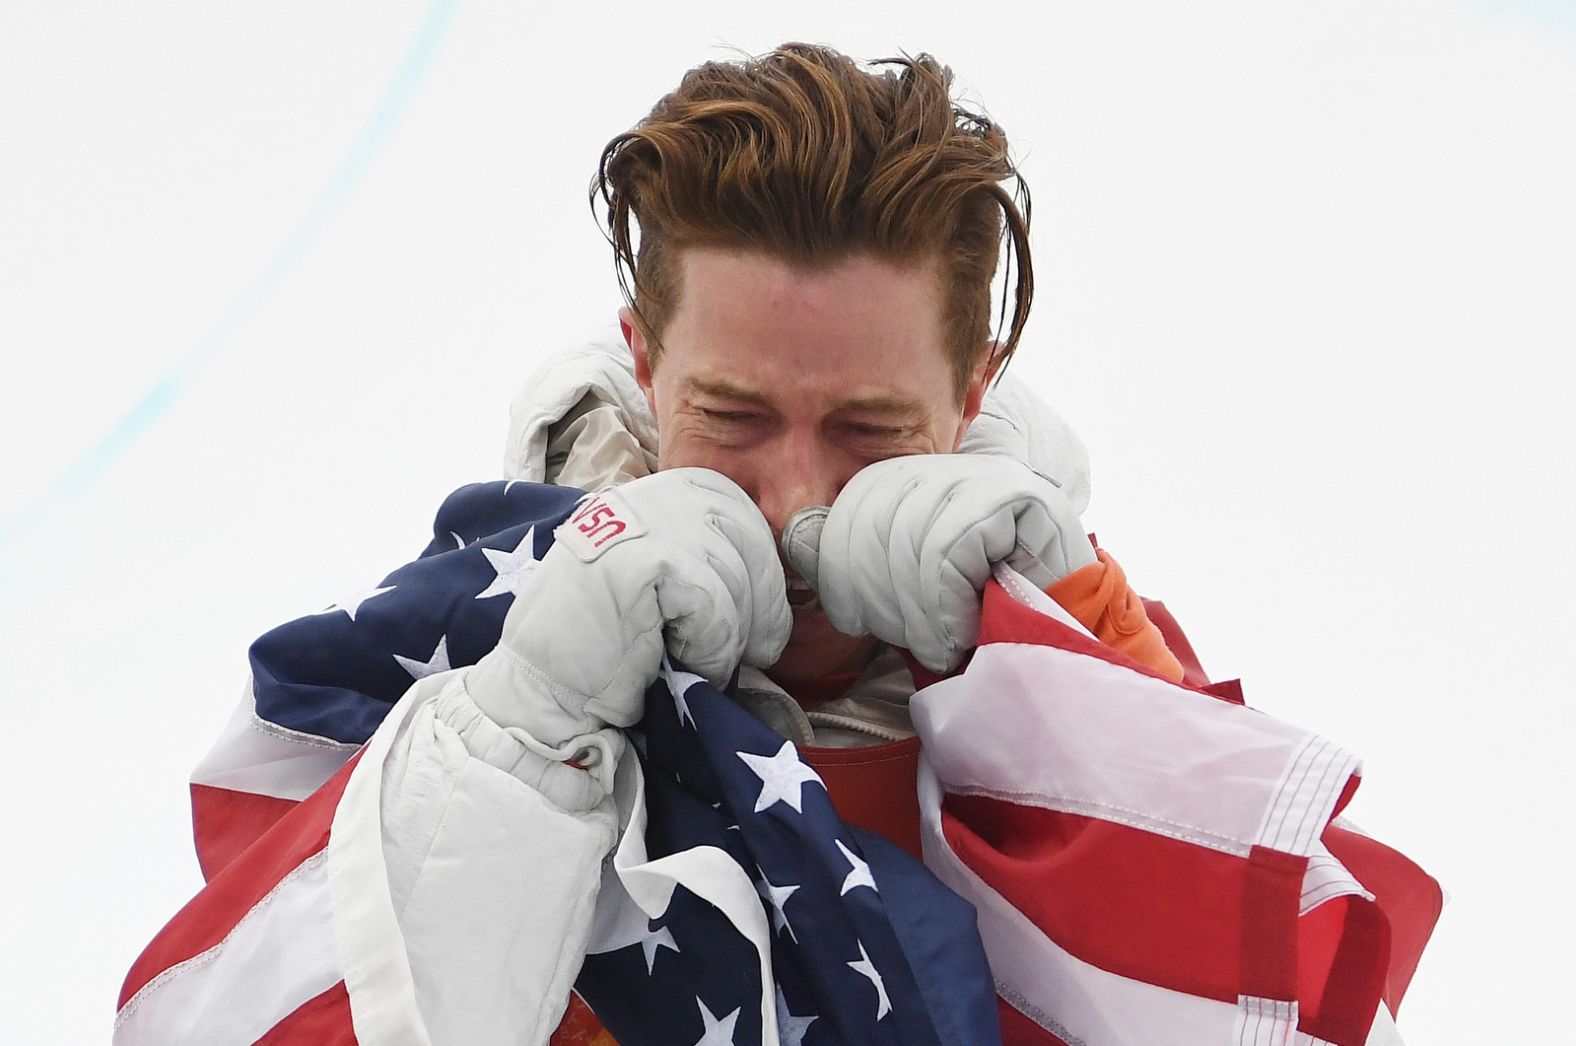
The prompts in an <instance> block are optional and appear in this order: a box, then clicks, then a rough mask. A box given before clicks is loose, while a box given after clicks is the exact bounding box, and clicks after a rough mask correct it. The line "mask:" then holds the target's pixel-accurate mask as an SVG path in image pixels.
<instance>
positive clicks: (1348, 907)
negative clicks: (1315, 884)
mask: <svg viewBox="0 0 1576 1046" xmlns="http://www.w3.org/2000/svg"><path fill="white" fill-rule="evenodd" d="M1301 930H1302V934H1301V938H1300V953H1299V956H1298V958H1299V960H1300V961H1301V963H1302V970H1301V975H1300V977H1299V978H1298V980H1299V982H1300V983H1299V985H1298V1002H1299V1008H1298V1013H1297V1027H1298V1029H1299V1030H1301V1031H1304V1032H1306V1033H1308V1034H1309V1035H1312V1036H1315V1037H1316V1038H1320V1039H1323V1040H1324V1041H1326V1042H1339V1043H1347V1042H1350V1043H1363V1042H1366V1041H1367V1039H1368V1031H1369V1028H1370V1026H1371V1025H1372V1024H1373V1019H1374V1012H1375V1011H1376V1010H1377V1009H1378V1008H1379V999H1380V993H1381V990H1382V989H1383V987H1384V971H1385V965H1386V962H1387V960H1388V958H1389V955H1390V929H1389V927H1388V926H1387V925H1386V924H1385V920H1384V915H1383V914H1382V913H1381V912H1380V911H1379V909H1378V906H1376V905H1375V904H1374V903H1373V902H1372V901H1369V900H1367V899H1365V898H1363V897H1359V896H1356V895H1351V894H1349V895H1347V896H1345V897H1337V898H1335V899H1334V900H1331V901H1326V902H1325V903H1324V904H1321V905H1320V906H1319V907H1317V908H1315V909H1314V910H1313V911H1311V912H1309V913H1308V914H1307V915H1305V916H1303V918H1302V925H1301Z"/></svg>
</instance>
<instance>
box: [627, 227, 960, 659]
mask: <svg viewBox="0 0 1576 1046" xmlns="http://www.w3.org/2000/svg"><path fill="white" fill-rule="evenodd" d="M680 264H681V265H682V274H681V281H682V282H681V287H682V292H681V295H680V301H679V303H678V306H677V307H676V309H675V310H674V311H673V314H672V316H671V317H670V319H669V322H668V325H667V329H666V330H665V331H663V332H662V349H663V351H662V353H661V355H660V356H659V358H658V360H657V361H656V365H655V367H653V366H652V361H651V358H650V356H649V355H648V352H647V345H646V341H645V338H644V337H642V335H641V333H640V330H639V328H638V326H636V325H635V324H634V323H633V317H632V315H631V314H630V313H629V311H628V310H627V309H626V310H624V311H623V312H622V313H621V314H620V317H621V319H622V321H623V327H624V336H625V338H626V340H628V342H629V345H630V349H631V351H632V352H633V353H634V357H635V376H636V378H637V380H638V381H639V382H640V384H641V387H642V388H643V389H644V390H645V393H646V399H647V400H648V402H649V403H650V405H651V410H652V414H653V415H654V416H655V418H656V421H657V429H658V434H659V440H658V443H659V445H658V467H659V468H675V467H679V466H687V465H695V466H701V467H704V468H709V469H714V470H716V471H718V472H721V473H723V474H724V475H726V476H728V477H729V478H730V479H732V480H733V481H734V482H736V483H738V484H739V486H741V487H743V488H744V490H745V491H746V492H747V493H748V494H749V495H750V497H751V498H752V499H754V501H755V503H756V504H757V505H758V506H759V507H760V509H761V513H762V514H763V515H764V516H765V517H766V520H767V522H769V523H770V524H771V526H772V531H773V533H775V534H777V535H779V536H780V535H781V534H782V529H783V527H784V525H786V523H787V522H788V519H789V518H790V517H791V516H792V515H793V514H794V513H795V512H797V511H798V510H799V509H801V508H804V507H806V506H809V505H830V504H831V503H832V501H833V499H835V498H836V497H837V493H838V491H840V490H842V488H843V485H844V484H845V483H847V482H848V480H849V478H850V477H852V476H853V475H854V473H856V472H858V471H859V470H860V469H861V468H863V467H864V466H866V465H868V464H870V463H871V462H873V461H879V460H881V459H883V458H890V457H896V456H898V455H901V454H931V453H949V452H951V451H954V450H956V449H957V446H958V443H959V442H960V441H961V440H962V439H963V434H964V431H965V430H966V429H967V428H968V425H969V422H971V421H972V420H973V419H974V416H975V415H976V414H978V413H979V407H980V400H981V398H982V397H983V394H984V388H985V382H986V378H987V375H986V373H985V371H984V367H983V365H982V367H981V368H980V370H979V371H978V372H977V373H976V374H975V376H974V380H973V381H972V382H971V383H970V385H969V387H968V390H967V391H966V393H965V395H964V397H963V400H962V402H959V401H958V398H957V396H956V395H955V394H954V393H953V385H952V367H951V363H950V362H949V360H948V358H947V356H946V354H945V352H944V351H943V349H942V344H943V341H942V338H943V327H942V317H941V301H942V291H941V284H940V282H939V278H938V276H937V275H936V272H935V270H934V268H933V267H931V266H921V267H914V268H898V267H895V266H893V265H890V264H888V263H886V262H882V261H877V260H874V259H872V258H869V257H865V256H851V257H849V258H848V259H846V260H844V261H842V262H840V263H838V264H837V265H835V266H834V267H832V268H829V269H826V270H822V271H818V272H803V271H799V270H796V269H794V268H792V267H790V266H789V265H787V264H786V263H784V262H781V261H778V260H776V259H774V258H771V257H768V256H766V255H762V254H759V253H755V252H751V251H744V250H738V249H725V248H691V249H689V250H686V251H685V252H684V253H683V255H682V256H681V259H680ZM788 576H789V583H790V588H789V598H790V602H792V603H794V604H795V609H794V630H793V638H792V639H791V640H790V641H789V644H788V648H787V649H786V650H785V651H784V652H783V656H782V658H781V660H779V662H778V663H777V665H776V666H775V668H774V669H773V672H772V674H773V675H774V676H775V677H776V678H777V679H778V680H779V681H781V682H784V683H792V682H794V681H804V680H810V679H816V678H819V677H821V676H824V675H828V674H832V673H836V672H841V671H852V670H855V669H857V668H859V667H862V666H863V664H864V663H865V662H866V661H867V660H868V659H869V657H870V655H871V653H872V652H873V650H874V647H875V642H874V640H872V639H870V638H869V637H849V636H844V635H841V634H839V633H837V632H835V631H833V630H832V628H831V626H830V625H829V624H828V623H827V620H826V617H825V615H824V614H823V613H822V612H821V611H820V610H819V608H818V607H816V606H815V605H814V601H813V599H811V598H810V594H809V593H808V592H806V591H803V590H798V591H796V587H797V586H802V582H798V583H797V586H796V582H797V578H796V576H795V575H794V574H793V573H792V571H790V572H789V575H788Z"/></svg>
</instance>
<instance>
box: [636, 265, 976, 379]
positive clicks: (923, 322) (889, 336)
mask: <svg viewBox="0 0 1576 1046" xmlns="http://www.w3.org/2000/svg"><path fill="white" fill-rule="evenodd" d="M938 271H939V267H938V266H937V265H935V264H931V263H920V264H915V265H898V264H894V263H892V262H888V261H885V260H882V259H878V258H874V257H871V256H868V255H851V256H848V257H845V258H843V259H840V260H838V261H837V262H835V263H833V264H830V265H826V266H821V267H817V268H805V267H802V266H795V265H791V264H789V263H788V262H785V261H783V260H781V259H778V258H774V257H771V256H768V255H764V254H760V253H757V252H753V251H745V250H739V249H732V248H713V247H692V248H687V249H686V250H685V251H684V253H683V255H682V257H681V259H680V272H681V279H680V290H679V302H678V305H677V307H676V308H675V309H674V311H673V314H672V316H671V318H670V319H669V322H668V325H667V329H666V330H665V331H663V334H662V345H663V356H662V360H663V362H662V364H661V365H660V366H659V368H658V372H659V374H660V373H661V371H664V370H665V371H668V374H667V375H666V377H668V378H669V379H670V380H672V381H681V382H683V383H684V384H686V385H688V386H696V387H701V388H712V389H717V388H719V387H722V386H729V387H732V388H733V389H735V390H736V391H750V392H752V393H754V394H756V395H760V396H765V397H767V398H771V399H773V400H778V399H783V398H793V397H795V396H798V397H805V398H809V399H812V400H814V401H816V402H818V403H829V402H842V401H850V400H852V401H872V402H875V401H883V400H887V401H891V400H927V401H928V400H931V399H934V398H936V397H945V398H947V399H950V398H951V364H950V362H949V360H948V357H947V354H946V352H945V351H944V348H943V330H944V324H943V322H942V301H943V298H942V293H941V281H940V278H939V275H938Z"/></svg>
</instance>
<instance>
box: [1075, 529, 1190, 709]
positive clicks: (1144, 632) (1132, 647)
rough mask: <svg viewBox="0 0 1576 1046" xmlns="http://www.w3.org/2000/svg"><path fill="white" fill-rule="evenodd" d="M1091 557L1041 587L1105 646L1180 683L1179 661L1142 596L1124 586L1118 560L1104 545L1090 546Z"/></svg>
mask: <svg viewBox="0 0 1576 1046" xmlns="http://www.w3.org/2000/svg"><path fill="white" fill-rule="evenodd" d="M1095 558H1096V559H1097V560H1098V562H1095V563H1090V564H1089V565H1088V566H1086V567H1083V568H1081V569H1079V570H1075V571H1073V572H1072V573H1071V574H1068V575H1067V576H1066V577H1064V578H1062V579H1061V580H1060V581H1058V582H1056V584H1054V585H1052V586H1051V587H1050V588H1048V589H1046V590H1045V594H1046V595H1048V596H1050V597H1051V598H1052V599H1054V600H1056V602H1058V603H1060V604H1061V605H1062V608H1063V609H1064V610H1066V611H1067V612H1068V613H1069V614H1071V615H1072V616H1073V617H1075V618H1077V619H1078V621H1079V623H1080V624H1082V625H1083V626H1084V627H1085V628H1087V629H1088V630H1089V631H1091V632H1093V633H1094V637H1095V638H1096V639H1098V640H1099V641H1100V642H1102V643H1104V644H1105V645H1106V646H1109V647H1114V648H1115V649H1117V650H1119V651H1121V652H1122V653H1124V654H1126V655H1127V656H1128V657H1130V658H1132V659H1133V660H1134V661H1137V662H1138V663H1139V664H1141V665H1143V666H1145V667H1146V668H1149V669H1151V670H1153V671H1155V672H1159V673H1160V674H1161V675H1163V676H1165V677H1166V678H1167V679H1169V680H1171V681H1172V682H1174V683H1180V682H1181V681H1182V676H1183V671H1182V662H1180V661H1178V660H1177V659H1176V657H1175V655H1173V654H1172V653H1171V651H1170V649H1168V648H1167V647H1166V641H1165V639H1164V638H1163V637H1162V636H1161V635H1160V629H1158V628H1156V627H1155V624H1154V622H1152V621H1150V620H1149V615H1148V614H1146V613H1144V602H1143V600H1141V599H1139V598H1138V593H1137V592H1134V591H1133V590H1132V588H1130V587H1129V586H1128V584H1127V575H1126V574H1125V573H1124V572H1123V571H1122V567H1121V565H1120V564H1118V563H1117V561H1116V560H1114V559H1112V558H1111V557H1110V556H1109V555H1107V554H1106V551H1105V550H1104V549H1096V550H1095Z"/></svg>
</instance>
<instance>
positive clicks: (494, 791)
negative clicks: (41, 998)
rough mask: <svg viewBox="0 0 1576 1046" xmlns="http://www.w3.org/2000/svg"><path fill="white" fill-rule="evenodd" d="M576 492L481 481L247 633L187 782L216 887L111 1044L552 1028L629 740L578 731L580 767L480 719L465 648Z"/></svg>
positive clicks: (158, 949) (155, 969) (477, 649)
mask: <svg viewBox="0 0 1576 1046" xmlns="http://www.w3.org/2000/svg"><path fill="white" fill-rule="evenodd" d="M511 487H512V488H513V489H512V490H511V489H510V488H511ZM578 496H579V492H578V491H574V490H569V489H562V488H544V487H537V486H535V485H531V484H519V483H516V484H509V485H505V484H502V483H497V484H483V485H478V486H477V487H474V488H465V489H463V490H462V491H460V492H457V493H456V495H454V496H452V497H451V498H450V499H449V501H448V502H446V503H445V506H444V509H443V510H441V511H440V513H439V517H438V525H437V528H436V529H437V534H438V536H437V537H435V539H434V541H433V543H432V544H431V545H429V547H428V549H427V551H426V552H424V553H423V555H422V556H421V557H420V558H419V559H417V560H416V561H414V562H412V563H410V564H407V565H406V566H404V567H402V568H400V569H399V570H397V571H395V572H394V573H392V574H390V575H389V576H388V577H386V578H384V579H383V581H382V582H380V583H379V584H378V585H377V586H375V588H374V589H373V590H370V591H369V592H365V593H361V594H359V595H358V596H356V597H352V598H350V599H347V600H343V601H341V602H340V603H337V604H335V605H334V606H332V607H330V608H329V609H328V610H326V611H323V612H321V613H319V614H314V615H308V616H307V617H305V618H301V619H298V620H297V621H293V622H290V623H288V624H286V625H283V626H281V627H280V628H278V629H275V630H273V631H272V632H270V633H268V634H267V635H265V636H264V637H262V638H261V639H259V640H258V642H257V643H256V644H254V645H253V647H252V651H251V660H252V668H253V681H252V685H251V686H250V687H248V691H247V693H246V695H245V697H244V698H243V701H242V703H241V706H240V708H239V709H238V710H237V713H236V714H235V716H234V717H232V720H231V722H230V724H229V726H228V728H227V729H226V731H225V733H224V734H223V735H222V736H221V738H220V741H219V743H218V744H216V745H215V748H214V750H213V751H212V752H210V754H209V756H208V757H207V758H206V759H205V760H204V761H203V763H202V765H200V766H199V767H198V770H197V773H196V774H194V777H193V787H192V792H193V803H194V805H193V814H194V827H195V829H196V834H197V845H198V852H199V855H200V857H201V861H202V864H203V871H204V875H205V878H206V880H207V885H206V886H205V887H204V888H203V889H202V890H201V891H200V892H199V894H198V895H197V896H196V897H195V898H193V900H192V901H191V902H190V903H189V904H188V905H187V906H186V907H185V908H183V909H182V910H181V912H180V913H178V914H177V915H176V916H175V917H174V918H173V919H172V920H171V921H170V923H169V924H168V925H167V926H166V927H165V928H164V929H163V930H162V931H161V932H160V933H159V935H158V936H157V937H156V938H155V939H154V941H153V942H152V943H151V944H150V945H149V946H148V948H147V949H146V950H145V951H144V953H143V954H142V956H141V957H139V959H138V960H137V962H136V963H135V964H134V966H133V967H132V970H131V972H130V974H129V975H128V977H127V979H126V983H125V986H124V987H123V990H122V993H121V998H120V1006H119V1013H118V1015H117V1019H116V1030H115V1041H116V1042H117V1043H123V1044H124V1043H142V1042H160V1043H165V1042H208V1041H214V1037H215V1035H217V1034H218V1031H217V1030H216V1029H225V1034H226V1035H228V1034H229V1031H231V1030H234V1029H242V1030H244V1032H245V1035H244V1036H242V1038H244V1040H245V1041H253V1040H254V1039H262V1038H264V1037H265V1036H266V1037H267V1041H269V1042H314V1043H315V1042H331V1043H332V1042H351V1041H359V1042H361V1043H372V1042H381V1041H401V1042H451V1041H452V1042H478V1043H485V1042H493V1041H498V1042H503V1041H509V1042H518V1041H525V1042H546V1041H547V1040H548V1036H549V1035H550V1034H551V1032H552V1030H553V1028H554V1026H555V1025H556V1024H557V1022H558V1019H559V1016H560V1015H561V1014H562V1011H563V1009H564V1005H565V1003H566V1001H567V1000H568V998H569V989H570V985H571V983H572V982H573V979H574V976H575V974H576V972H577V971H578V969H579V965H580V961H581V959H582V957H583V953H584V949H585V946H586V940H587V935H588V933H589V929H590V919H591V911H592V904H593V901H594V898H595V896H596V893H597V887H598V882H599V879H600V876H599V866H600V864H601V861H602V858H603V857H604V856H605V855H606V854H607V853H608V852H609V850H610V849H611V847H612V845H613V843H614V841H615V840H616V838H617V835H618V831H619V823H620V820H621V818H620V816H619V813H618V799H617V798H616V796H615V794H614V791H615V790H614V783H615V779H616V778H617V776H618V774H619V773H620V772H621V771H620V769H619V768H620V767H623V766H625V765H626V762H627V761H626V760H625V758H624V756H623V742H622V739H621V738H620V737H619V736H618V735H617V734H616V733H615V732H612V731H607V732H604V733H603V734H599V735H595V736H590V737H586V738H576V739H574V740H573V742H572V743H573V744H574V745H575V746H576V747H575V750H576V751H580V750H583V749H588V748H591V749H595V750H596V751H597V752H598V753H599V758H597V759H594V760H589V761H588V760H587V759H585V758H582V759H581V760H580V765H579V766H575V765H569V764H567V763H566V762H565V753H564V752H562V751H558V750H555V749H550V748H548V747H546V746H544V745H542V744H541V743H539V742H537V741H535V740H534V739H533V738H530V737H529V736H527V735H525V734H524V733H523V732H521V731H518V730H504V729H502V728H500V727H499V726H497V724H495V723H493V722H491V721H490V720H488V719H487V718H486V717H485V716H483V715H482V714H481V713H480V711H479V710H478V709H477V708H476V706H475V704H474V702H472V701H471V699H470V695H469V692H468V691H467V689H466V682H467V675H468V673H469V669H468V668H467V667H465V666H466V665H468V664H469V663H472V662H474V661H475V660H477V659H478V658H479V657H481V656H485V655H486V653H487V652H488V651H490V650H491V649H492V647H493V646H495V645H496V642H497V637H498V630H499V628H500V627H501V624H502V620H503V617H504V613H505V611H506V610H507V608H508V606H509V604H510V603H511V602H512V600H513V591H514V589H513V588H512V587H511V586H512V585H513V584H515V583H516V581H517V580H518V578H519V577H521V576H523V574H524V573H526V572H528V571H529V564H530V562H532V561H534V559H536V558H538V557H539V556H540V555H541V554H542V553H543V552H544V551H545V548H546V546H547V545H548V544H550V541H551V537H550V535H551V530H552V528H553V526H555V525H556V523H557V522H558V521H559V520H560V519H561V518H562V517H563V516H565V515H567V513H568V511H569V510H570V508H571V507H572V505H573V503H574V501H575V500H576V499H577V498H578ZM402 695H403V696H402Z"/></svg>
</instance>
